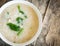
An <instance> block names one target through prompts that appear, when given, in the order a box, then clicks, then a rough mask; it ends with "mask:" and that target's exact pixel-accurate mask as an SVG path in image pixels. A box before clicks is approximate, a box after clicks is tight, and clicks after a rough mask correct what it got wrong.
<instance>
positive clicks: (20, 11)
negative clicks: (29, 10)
mask: <svg viewBox="0 0 60 46" xmlns="http://www.w3.org/2000/svg"><path fill="white" fill-rule="evenodd" d="M17 7H18V11H19V13H22V14H24V12H23V11H22V10H21V9H20V5H18V6H17Z"/></svg>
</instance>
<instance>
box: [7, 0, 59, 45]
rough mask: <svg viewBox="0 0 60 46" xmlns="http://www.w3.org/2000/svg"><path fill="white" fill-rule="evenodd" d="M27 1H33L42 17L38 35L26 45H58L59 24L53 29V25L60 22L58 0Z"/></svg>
mask: <svg viewBox="0 0 60 46" xmlns="http://www.w3.org/2000/svg"><path fill="white" fill-rule="evenodd" d="M7 1H8V0H7ZM27 1H29V2H31V3H33V4H34V5H35V6H36V7H37V8H38V9H39V10H40V13H41V14H42V17H43V26H42V32H41V34H40V36H39V37H38V39H37V40H36V41H34V42H33V43H32V44H30V45H27V46H60V30H58V27H59V25H58V26H57V27H56V29H55V26H56V25H57V24H60V23H59V22H60V21H59V19H58V18H59V17H60V0H27ZM54 22H55V23H54ZM53 23H54V24H53ZM53 27H54V29H55V30H54V29H53ZM50 28H51V29H50ZM59 29H60V28H59ZM58 33H59V34H58Z"/></svg>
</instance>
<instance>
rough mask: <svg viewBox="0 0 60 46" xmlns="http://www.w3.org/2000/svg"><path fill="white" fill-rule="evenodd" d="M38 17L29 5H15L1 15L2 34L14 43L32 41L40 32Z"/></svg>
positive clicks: (0, 27)
mask: <svg viewBox="0 0 60 46" xmlns="http://www.w3.org/2000/svg"><path fill="white" fill-rule="evenodd" d="M38 25H39V22H38V17H37V14H36V12H35V11H34V10H33V8H31V7H30V6H28V5H25V4H13V5H10V6H9V7H7V8H5V9H4V11H3V12H2V13H1V14H0V32H1V33H2V34H3V35H4V36H5V38H6V39H7V40H9V41H11V42H14V43H24V42H27V41H28V40H30V39H31V38H32V37H33V36H34V35H35V33H36V32H37V31H38Z"/></svg>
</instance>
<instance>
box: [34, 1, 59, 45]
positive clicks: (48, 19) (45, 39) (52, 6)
mask: <svg viewBox="0 0 60 46" xmlns="http://www.w3.org/2000/svg"><path fill="white" fill-rule="evenodd" d="M59 29H60V0H50V3H49V6H48V8H47V11H46V15H45V18H44V21H43V26H42V32H41V34H40V37H39V38H38V40H37V41H36V45H35V46H60V30H59Z"/></svg>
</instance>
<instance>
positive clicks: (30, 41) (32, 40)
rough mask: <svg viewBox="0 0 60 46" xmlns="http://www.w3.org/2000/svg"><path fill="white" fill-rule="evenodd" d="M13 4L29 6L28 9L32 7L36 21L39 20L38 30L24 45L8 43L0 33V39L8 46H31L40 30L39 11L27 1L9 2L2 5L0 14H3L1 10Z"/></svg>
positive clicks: (40, 18) (40, 16)
mask: <svg viewBox="0 0 60 46" xmlns="http://www.w3.org/2000/svg"><path fill="white" fill-rule="evenodd" d="M15 3H23V4H25V5H29V6H30V7H32V8H33V9H34V11H35V12H36V13H37V16H38V19H39V28H38V31H37V32H36V34H35V35H34V36H33V38H31V40H29V41H27V42H25V43H20V44H17V43H13V42H10V41H9V40H7V39H6V38H5V37H4V36H3V35H2V34H1V32H0V37H1V39H2V40H3V41H5V42H6V43H8V44H9V45H12V46H25V45H28V44H31V43H32V42H34V41H35V40H36V39H37V37H38V36H39V35H40V33H41V29H42V15H41V13H40V11H39V10H38V9H37V7H36V6H34V5H33V4H32V3H30V2H28V1H10V2H7V3H6V4H4V5H3V6H2V7H1V8H0V14H1V13H2V12H3V10H4V9H5V8H7V7H8V6H10V5H12V4H15Z"/></svg>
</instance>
